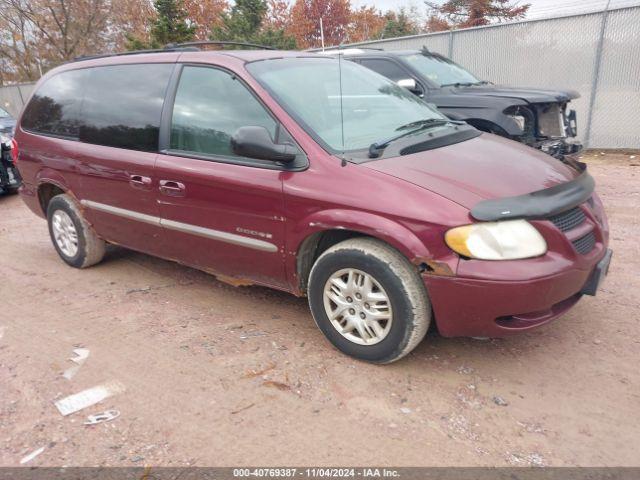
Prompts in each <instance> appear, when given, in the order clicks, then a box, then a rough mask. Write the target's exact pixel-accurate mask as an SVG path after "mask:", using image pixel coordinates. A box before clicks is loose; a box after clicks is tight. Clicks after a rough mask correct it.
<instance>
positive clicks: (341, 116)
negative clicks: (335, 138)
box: [338, 44, 347, 167]
mask: <svg viewBox="0 0 640 480" xmlns="http://www.w3.org/2000/svg"><path fill="white" fill-rule="evenodd" d="M341 50H342V44H340V47H339V49H338V77H339V85H340V131H341V134H342V166H343V167H346V166H347V159H346V157H345V146H344V108H343V105H342V51H341Z"/></svg>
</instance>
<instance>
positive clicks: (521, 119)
mask: <svg viewBox="0 0 640 480" xmlns="http://www.w3.org/2000/svg"><path fill="white" fill-rule="evenodd" d="M507 116H508V117H509V118H510V119H511V120H513V121H514V122H516V124H517V125H518V128H520V131H521V132H524V127H525V126H526V122H527V119H526V118H524V117H523V116H522V115H507Z"/></svg>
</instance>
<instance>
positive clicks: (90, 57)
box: [72, 46, 200, 62]
mask: <svg viewBox="0 0 640 480" xmlns="http://www.w3.org/2000/svg"><path fill="white" fill-rule="evenodd" d="M199 50H200V49H199V48H194V47H169V46H167V47H165V48H153V49H148V50H131V51H130V52H119V53H102V54H98V55H80V56H79V57H75V58H74V59H73V60H72V61H73V62H79V61H81V60H93V59H96V58H107V57H124V56H127V55H141V54H143V53H166V52H197V51H199Z"/></svg>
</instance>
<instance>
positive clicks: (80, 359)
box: [62, 348, 89, 380]
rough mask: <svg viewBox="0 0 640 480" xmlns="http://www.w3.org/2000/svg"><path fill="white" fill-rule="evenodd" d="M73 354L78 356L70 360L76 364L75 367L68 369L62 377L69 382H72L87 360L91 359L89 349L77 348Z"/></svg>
mask: <svg viewBox="0 0 640 480" xmlns="http://www.w3.org/2000/svg"><path fill="white" fill-rule="evenodd" d="M73 353H75V354H76V356H75V357H73V358H70V359H69V360H71V361H72V362H74V363H76V364H77V365H74V366H73V367H70V368H67V369H66V370H65V371H64V373H63V374H62V376H63V377H64V378H66V379H67V380H71V379H72V378H73V377H75V375H76V373H78V371H79V370H80V367H82V365H83V364H84V362H85V360H86V359H87V358H89V349H88V348H76V349H74V350H73Z"/></svg>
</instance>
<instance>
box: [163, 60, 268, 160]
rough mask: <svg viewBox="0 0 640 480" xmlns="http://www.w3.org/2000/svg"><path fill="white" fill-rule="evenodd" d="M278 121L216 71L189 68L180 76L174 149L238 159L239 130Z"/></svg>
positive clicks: (241, 86)
mask: <svg viewBox="0 0 640 480" xmlns="http://www.w3.org/2000/svg"><path fill="white" fill-rule="evenodd" d="M245 126H261V127H265V128H266V129H267V130H268V131H269V133H271V137H272V138H275V134H276V122H275V120H274V119H273V118H272V117H271V116H270V115H269V113H268V112H267V111H266V110H265V108H264V107H263V106H262V105H261V104H260V102H259V101H258V100H257V99H256V98H255V97H254V96H253V95H252V94H251V92H250V91H249V90H248V89H247V87H245V86H244V84H242V82H240V81H239V80H238V79H237V78H236V77H234V76H232V75H230V74H229V73H227V72H225V71H222V70H218V69H215V68H206V67H191V66H186V67H184V70H183V71H182V74H181V76H180V83H179V85H178V90H177V92H176V99H175V103H174V107H173V118H172V122H171V142H170V148H171V149H172V150H180V151H184V152H192V153H201V154H205V155H222V156H227V157H231V156H236V155H235V154H234V153H233V152H232V151H231V144H230V141H231V136H232V135H233V134H234V133H235V131H236V130H237V129H238V128H240V127H245Z"/></svg>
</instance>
